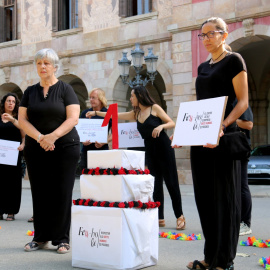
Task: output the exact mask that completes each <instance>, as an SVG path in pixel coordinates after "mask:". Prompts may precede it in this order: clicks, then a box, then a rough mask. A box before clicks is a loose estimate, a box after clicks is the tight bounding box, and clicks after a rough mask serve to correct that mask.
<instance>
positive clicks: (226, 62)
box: [187, 18, 248, 270]
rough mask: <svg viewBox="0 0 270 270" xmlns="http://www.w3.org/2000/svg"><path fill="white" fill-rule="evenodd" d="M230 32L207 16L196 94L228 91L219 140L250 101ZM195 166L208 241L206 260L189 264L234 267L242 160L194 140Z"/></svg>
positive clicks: (241, 62)
mask: <svg viewBox="0 0 270 270" xmlns="http://www.w3.org/2000/svg"><path fill="white" fill-rule="evenodd" d="M227 36H228V28H227V25H226V23H225V22H224V21H223V20H222V19H221V18H210V19H208V20H207V21H205V22H204V23H203V24H202V28H201V34H200V35H199V38H200V40H202V42H203V45H204V46H205V48H206V50H207V51H208V52H209V53H211V56H212V58H211V59H210V60H209V61H206V62H204V63H202V64H201V65H200V66H199V67H198V77H197V80H196V94H197V99H198V100H201V99H207V98H215V97H220V96H228V101H227V107H226V110H225V116H224V121H223V124H222V130H221V132H220V136H221V139H220V140H222V136H223V134H224V133H226V132H233V131H235V130H236V120H237V119H238V118H239V117H240V115H241V114H242V113H243V112H244V111H245V110H246V109H247V107H248V83H247V71H246V65H245V62H244V60H243V58H242V57H241V55H240V54H238V53H233V52H229V51H227V50H226V46H227V45H226V44H225V40H226V38H227ZM236 97H237V100H238V102H237V104H236V106H235V107H233V103H234V100H235V98H236ZM204 161H205V162H207V164H208V167H207V168H208V169H207V170H206V165H205V164H206V163H205V162H204ZM191 169H192V176H193V183H194V193H195V200H196V204H197V208H198V212H199V216H200V221H201V225H202V230H203V234H204V237H205V246H204V260H202V261H197V260H196V261H194V262H191V263H189V264H188V265H187V267H188V268H189V269H206V268H209V269H219V270H222V269H227V270H228V269H229V270H232V269H234V264H233V260H234V258H235V256H236V249H237V244H238V237H239V228H240V217H241V212H240V211H241V177H240V161H239V160H232V159H229V158H225V155H224V154H223V151H222V150H221V149H219V147H218V146H216V145H211V144H207V145H205V146H193V147H191Z"/></svg>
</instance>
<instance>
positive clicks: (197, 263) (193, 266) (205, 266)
mask: <svg viewBox="0 0 270 270" xmlns="http://www.w3.org/2000/svg"><path fill="white" fill-rule="evenodd" d="M197 266H199V267H200V268H198V267H197ZM187 268H188V269H191V270H193V269H194V270H205V269H208V268H209V265H208V264H206V263H205V261H198V260H195V261H194V262H191V263H189V265H187Z"/></svg>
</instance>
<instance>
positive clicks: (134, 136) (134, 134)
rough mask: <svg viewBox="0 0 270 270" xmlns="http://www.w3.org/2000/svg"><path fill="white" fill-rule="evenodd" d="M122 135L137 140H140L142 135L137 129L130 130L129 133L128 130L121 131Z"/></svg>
mask: <svg viewBox="0 0 270 270" xmlns="http://www.w3.org/2000/svg"><path fill="white" fill-rule="evenodd" d="M120 134H121V135H126V136H128V137H129V139H137V138H140V133H139V131H138V130H137V129H130V130H129V132H128V131H126V130H121V133H120Z"/></svg>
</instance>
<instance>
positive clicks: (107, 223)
mask: <svg viewBox="0 0 270 270" xmlns="http://www.w3.org/2000/svg"><path fill="white" fill-rule="evenodd" d="M158 231H159V230H158V209H157V208H155V209H149V210H139V209H134V208H132V209H120V208H104V207H87V206H73V207H72V266H73V267H80V268H86V269H95V270H112V269H119V270H122V269H126V270H127V269H130V270H131V269H140V268H144V267H148V266H151V265H155V264H157V260H158Z"/></svg>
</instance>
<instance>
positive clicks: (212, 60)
mask: <svg viewBox="0 0 270 270" xmlns="http://www.w3.org/2000/svg"><path fill="white" fill-rule="evenodd" d="M225 52H227V51H226V50H225V51H223V52H222V54H220V55H219V56H218V57H217V58H216V59H213V58H211V61H210V62H211V63H210V65H211V66H212V65H213V64H215V63H216V61H217V60H218V59H219V58H220V57H221V56H222V55H223V54H224V53H225Z"/></svg>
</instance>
